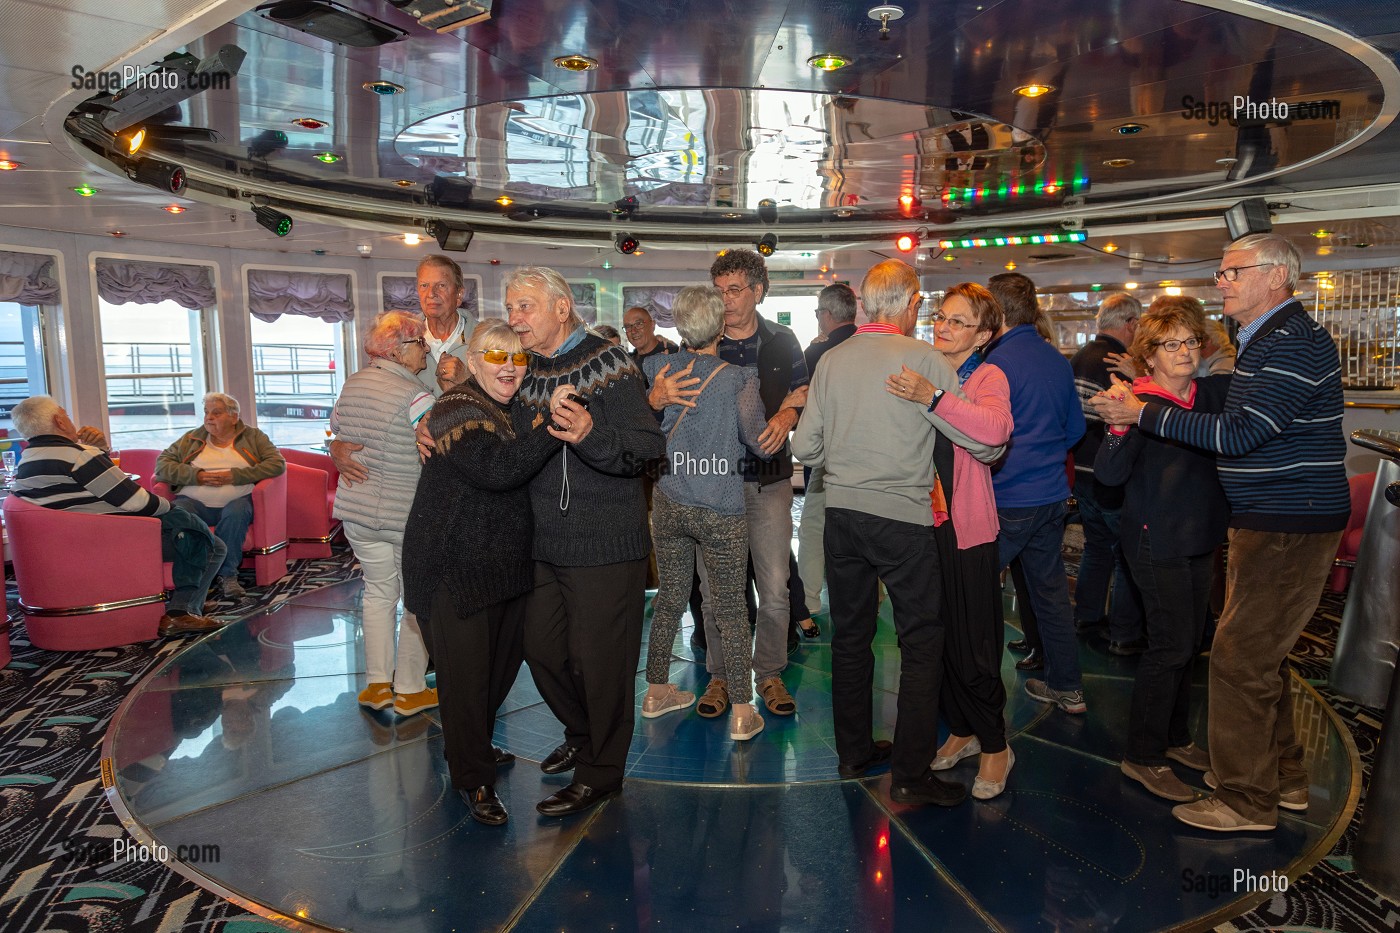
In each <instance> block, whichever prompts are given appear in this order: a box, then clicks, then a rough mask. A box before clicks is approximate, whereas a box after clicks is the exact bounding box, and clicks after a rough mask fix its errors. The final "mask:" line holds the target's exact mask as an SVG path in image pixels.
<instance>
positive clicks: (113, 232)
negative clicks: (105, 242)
mask: <svg viewBox="0 0 1400 933" xmlns="http://www.w3.org/2000/svg"><path fill="white" fill-rule="evenodd" d="M107 232H108V233H109V234H111V235H112V236H115V237H124V236H126V231H125V230H108V231H107Z"/></svg>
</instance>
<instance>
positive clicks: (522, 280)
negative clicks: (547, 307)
mask: <svg viewBox="0 0 1400 933" xmlns="http://www.w3.org/2000/svg"><path fill="white" fill-rule="evenodd" d="M501 284H502V286H503V287H504V288H505V290H506V291H510V290H511V289H512V288H519V287H520V286H522V285H524V286H535V287H537V288H543V289H544V290H545V294H547V295H549V296H550V298H551V299H552V300H556V301H557V300H558V299H560V298H563V299H565V300H567V301H568V302H569V323H570V324H573V325H574V326H578V325H579V324H582V323H583V318H581V317H579V316H578V311H577V310H576V309H575V308H574V293H573V292H572V291H571V290H570V289H569V283H568V282H567V281H565V279H564V277H563V276H562V275H560V274H559V273H558V272H555V271H554V270H553V269H551V268H549V267H548V266H521V267H520V268H518V269H512V270H511V271H509V272H507V273H506V275H505V279H504V281H502V283H501Z"/></svg>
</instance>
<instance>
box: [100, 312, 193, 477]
mask: <svg viewBox="0 0 1400 933" xmlns="http://www.w3.org/2000/svg"><path fill="white" fill-rule="evenodd" d="M98 312H99V315H100V321H101V325H102V366H103V377H104V379H105V382H106V386H107V416H108V427H109V429H110V434H111V441H112V444H113V446H115V447H119V448H125V447H156V448H161V449H163V448H165V447H168V446H169V445H170V444H171V443H172V442H174V441H175V440H176V439H177V438H179V437H180V435H182V434H184V433H185V432H186V431H188V430H190V429H191V428H194V427H198V426H199V424H200V423H201V422H202V421H203V418H204V409H203V407H202V399H203V397H204V393H206V392H208V391H209V376H208V362H207V360H206V358H205V352H204V327H203V318H204V312H203V310H201V309H193V310H192V309H189V308H182V307H180V306H179V305H178V304H177V303H176V302H174V301H162V302H159V303H157V304H138V303H136V302H128V303H125V304H112V303H111V302H109V301H107V300H106V299H105V298H99V300H98Z"/></svg>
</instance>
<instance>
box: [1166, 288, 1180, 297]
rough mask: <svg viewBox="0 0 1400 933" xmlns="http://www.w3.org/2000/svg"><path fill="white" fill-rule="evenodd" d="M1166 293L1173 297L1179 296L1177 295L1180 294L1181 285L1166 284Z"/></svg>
mask: <svg viewBox="0 0 1400 933" xmlns="http://www.w3.org/2000/svg"><path fill="white" fill-rule="evenodd" d="M1167 294H1168V295H1171V296H1172V297H1173V298H1177V297H1179V296H1180V295H1181V286H1180V285H1168V286H1167Z"/></svg>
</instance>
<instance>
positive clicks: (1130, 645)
mask: <svg viewBox="0 0 1400 933" xmlns="http://www.w3.org/2000/svg"><path fill="white" fill-rule="evenodd" d="M1146 650H1147V641H1146V639H1143V638H1137V639H1134V640H1133V641H1111V642H1109V643H1108V653H1109V654H1116V655H1118V657H1120V658H1131V657H1132V656H1133V655H1135V654H1142V653H1143V652H1144V651H1146Z"/></svg>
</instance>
